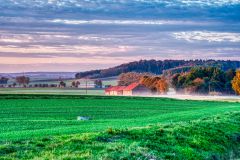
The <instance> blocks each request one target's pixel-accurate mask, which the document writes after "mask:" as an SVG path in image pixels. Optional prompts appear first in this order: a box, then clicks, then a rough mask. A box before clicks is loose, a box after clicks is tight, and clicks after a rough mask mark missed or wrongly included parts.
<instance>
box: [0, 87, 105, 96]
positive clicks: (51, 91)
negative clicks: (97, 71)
mask: <svg viewBox="0 0 240 160" xmlns="http://www.w3.org/2000/svg"><path fill="white" fill-rule="evenodd" d="M0 94H50V95H53V94H55V95H56V94H57V95H104V89H87V92H86V89H75V88H0Z"/></svg>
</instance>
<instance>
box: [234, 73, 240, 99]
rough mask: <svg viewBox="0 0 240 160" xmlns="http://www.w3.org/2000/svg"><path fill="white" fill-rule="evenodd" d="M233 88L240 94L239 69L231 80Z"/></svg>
mask: <svg viewBox="0 0 240 160" xmlns="http://www.w3.org/2000/svg"><path fill="white" fill-rule="evenodd" d="M232 88H233V90H234V91H235V92H236V93H237V94H238V95H240V70H238V71H237V72H236V76H235V77H234V78H233V80H232Z"/></svg>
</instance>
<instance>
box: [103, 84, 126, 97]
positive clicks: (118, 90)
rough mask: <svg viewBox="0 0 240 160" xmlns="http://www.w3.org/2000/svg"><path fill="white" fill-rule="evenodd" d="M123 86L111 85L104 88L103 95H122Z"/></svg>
mask: <svg viewBox="0 0 240 160" xmlns="http://www.w3.org/2000/svg"><path fill="white" fill-rule="evenodd" d="M124 88H125V87H124V86H113V87H109V88H107V89H105V95H110V96H122V95H123V89H124Z"/></svg>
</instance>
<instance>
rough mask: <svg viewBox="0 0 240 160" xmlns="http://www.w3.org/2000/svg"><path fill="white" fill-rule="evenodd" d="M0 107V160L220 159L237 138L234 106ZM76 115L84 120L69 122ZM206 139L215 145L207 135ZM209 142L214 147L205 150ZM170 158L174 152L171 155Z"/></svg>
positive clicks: (109, 103) (144, 101)
mask: <svg viewBox="0 0 240 160" xmlns="http://www.w3.org/2000/svg"><path fill="white" fill-rule="evenodd" d="M0 108H1V109H0V126H1V127H0V141H1V142H0V159H1V155H2V156H3V157H5V158H10V159H11V158H12V159H15V158H21V159H32V158H37V157H38V158H39V157H45V158H47V159H48V158H49V159H51V158H52V159H64V158H66V159H74V157H75V158H76V159H81V158H83V159H85V158H86V159H99V158H100V157H105V158H106V159H120V158H124V157H125V158H127V159H129V158H130V157H131V154H133V155H132V157H135V158H137V157H140V158H142V159H151V157H153V159H158V158H159V159H161V158H165V159H168V157H169V158H170V159H182V158H184V157H185V158H186V157H188V158H190V157H191V155H192V154H193V153H194V154H196V156H198V157H199V159H202V158H203V157H205V158H206V157H208V158H209V157H211V156H214V155H213V153H216V156H217V157H220V158H221V156H226V155H225V154H227V153H230V151H232V150H233V149H234V150H235V149H236V148H234V147H238V144H239V143H237V142H238V140H239V139H240V137H239V135H240V127H239V126H240V125H239V121H240V119H239V117H240V116H239V112H240V103H230V102H213V101H211V102H208V101H190V100H189V101H186V100H185V101H184V100H174V99H166V98H142V97H104V96H83V95H82V96H76V95H75V96H74V95H72V96H69V95H61V96H60V95H0ZM77 116H84V117H90V118H91V120H88V121H77ZM162 128H163V129H162ZM164 128H166V129H164ZM167 128H168V129H167ZM218 130H219V133H218ZM220 130H221V132H220ZM165 131H166V132H165ZM156 132H159V133H157V134H159V136H160V137H158V136H156ZM162 132H163V133H162ZM83 133H84V134H83ZM145 133H146V134H145ZM161 134H162V136H163V137H162V136H161ZM214 134H216V136H218V137H216V138H217V139H216V140H215V139H214V137H211V136H212V135H214ZM218 134H219V135H218ZM225 134H226V135H225ZM221 136H222V137H221ZM229 136H230V137H231V136H233V137H232V139H229V138H228V137H229ZM148 138H149V139H148ZM178 138H179V139H180V140H181V139H182V140H183V142H181V141H178V140H177V139H178ZM234 138H235V139H234ZM238 138H239V139H238ZM84 139H86V140H84ZM220 139H222V140H220ZM210 140H211V141H210ZM234 140H235V141H234ZM208 141H209V142H208ZM232 141H234V143H233V142H232ZM153 142H154V143H153ZM180 142H181V143H180ZM235 143H236V144H235ZM205 144H206V145H205ZM231 144H232V145H231ZM135 145H136V146H135ZM194 145H195V146H194ZM201 145H203V146H201ZM211 145H216V146H213V148H212V149H209V148H210V146H211ZM129 147H130V148H129ZM158 147H160V148H158ZM164 147H167V148H166V149H167V150H166V151H164V149H163V148H164ZM194 147H197V148H194ZM201 147H202V148H201ZM204 147H205V148H204ZM207 150H209V151H207ZM67 151H68V152H67ZM198 151H201V152H199V153H198ZM132 152H133V153H132ZM174 153H175V156H176V154H179V155H178V156H177V157H175V158H174ZM234 153H235V152H234ZM194 154H193V155H194ZM181 156H182V157H181ZM227 156H229V155H227ZM77 157H78V158H77ZM144 157H145V158H144ZM147 157H148V158H147ZM154 157H158V158H154ZM135 158H133V159H135ZM192 158H193V157H192Z"/></svg>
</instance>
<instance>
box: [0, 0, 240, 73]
mask: <svg viewBox="0 0 240 160" xmlns="http://www.w3.org/2000/svg"><path fill="white" fill-rule="evenodd" d="M141 59H157V60H164V59H186V60H188V59H221V60H222V59H223V60H240V0H195V1H194V0H0V73H6V72H30V71H31V72H37V71H49V72H54V71H71V72H75V71H76V72H80V71H86V70H92V69H99V68H108V67H112V66H116V65H119V64H122V63H127V62H131V61H136V60H141Z"/></svg>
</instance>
